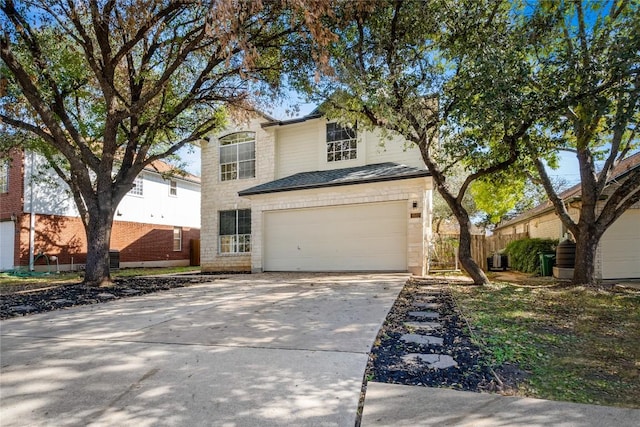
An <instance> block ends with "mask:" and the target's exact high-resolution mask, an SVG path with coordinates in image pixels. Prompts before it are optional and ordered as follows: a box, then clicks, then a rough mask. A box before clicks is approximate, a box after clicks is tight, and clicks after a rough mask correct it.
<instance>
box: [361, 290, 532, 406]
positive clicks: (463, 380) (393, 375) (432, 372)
mask: <svg viewBox="0 0 640 427" xmlns="http://www.w3.org/2000/svg"><path fill="white" fill-rule="evenodd" d="M457 286H461V285H460V284H457ZM421 302H422V303H426V302H428V303H437V304H440V306H439V307H438V308H437V309H434V310H427V311H437V312H438V314H439V319H438V320H437V322H439V323H441V324H442V328H440V329H436V330H433V331H428V332H427V331H423V330H420V329H417V330H416V329H412V328H410V327H407V326H405V322H410V321H417V320H420V319H416V318H415V317H412V316H410V315H409V314H408V313H409V312H411V311H424V310H425V309H422V308H417V307H416V306H414V303H421ZM426 320H427V321H431V320H430V319H426ZM409 333H413V334H420V335H430V336H434V337H439V338H442V339H443V340H444V341H443V345H442V346H434V345H426V346H425V345H417V344H412V343H405V342H403V341H402V340H401V339H400V337H401V336H402V335H404V334H409ZM409 353H422V354H428V353H434V354H444V355H449V356H451V357H453V359H454V360H455V361H456V362H457V364H458V366H456V367H450V368H446V369H431V368H429V367H428V365H427V364H425V363H419V362H411V363H409V364H407V363H405V362H404V361H403V360H402V356H404V355H406V354H409ZM525 377H526V373H525V372H523V371H521V370H520V369H518V367H517V366H511V365H509V366H492V365H491V362H490V358H489V356H488V355H487V354H486V353H485V352H483V350H482V349H481V348H480V347H479V346H478V345H476V344H474V343H473V342H472V340H471V337H470V335H469V331H468V328H467V325H466V322H465V320H464V319H463V317H462V315H461V313H460V312H459V310H458V309H457V307H456V306H455V302H454V300H453V298H452V296H451V293H450V292H449V290H448V286H447V285H446V283H445V282H444V281H443V280H439V279H437V280H410V281H409V282H408V283H407V284H406V285H405V287H404V289H403V290H402V292H401V293H400V295H399V297H398V299H397V300H396V302H395V304H394V305H393V307H392V308H391V310H390V311H389V314H388V315H387V318H386V320H385V322H384V324H383V326H382V328H381V329H380V332H379V334H378V338H377V339H376V343H375V344H374V347H373V349H372V352H371V356H370V358H369V364H368V367H367V373H366V375H365V378H366V379H367V380H369V381H377V382H384V383H392V384H404V385H414V386H425V387H445V388H451V389H455V390H466V391H475V392H483V391H484V392H487V391H490V392H501V393H503V394H513V392H514V391H515V389H517V384H518V383H519V382H521V381H522V380H523V379H524V378H525Z"/></svg>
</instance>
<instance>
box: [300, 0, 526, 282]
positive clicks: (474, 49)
mask: <svg viewBox="0 0 640 427" xmlns="http://www.w3.org/2000/svg"><path fill="white" fill-rule="evenodd" d="M510 11H511V5H510V3H507V2H494V1H465V2H450V1H447V0H441V1H430V2H423V1H416V0H388V1H378V2H375V4H374V3H367V2H353V3H349V2H347V3H346V4H344V5H343V7H341V8H340V10H339V12H337V14H336V15H337V17H338V22H339V23H338V25H337V28H336V33H337V34H338V36H339V40H338V41H336V42H335V43H334V44H333V45H332V48H331V55H332V58H333V59H332V62H331V65H332V66H333V68H334V70H335V73H334V75H332V76H330V77H329V78H328V79H327V80H326V82H325V84H324V85H323V86H322V87H321V88H319V89H318V88H317V87H316V85H315V82H310V81H308V80H307V81H306V83H304V82H303V83H301V84H299V85H300V87H302V88H303V89H306V90H308V91H310V92H315V93H316V96H318V99H321V100H324V99H328V102H325V104H324V106H325V107H324V108H325V111H326V112H327V114H328V115H329V116H330V117H334V118H337V119H339V120H343V121H347V122H352V123H353V122H355V121H357V122H358V125H359V126H371V127H380V128H383V129H386V130H387V131H389V132H390V133H395V134H400V135H402V136H403V137H404V138H405V139H406V140H407V141H409V142H410V143H413V144H415V145H416V146H417V147H418V148H419V150H420V152H421V155H422V159H423V160H424V162H425V164H426V166H427V168H428V169H429V171H430V172H431V174H432V177H433V180H434V183H435V187H436V189H437V191H438V192H439V194H440V195H441V196H442V198H443V199H444V200H445V202H446V203H447V205H448V207H449V208H450V209H451V211H452V212H453V215H454V216H455V218H456V219H457V221H458V223H459V225H460V244H459V259H460V262H461V265H462V267H463V268H464V269H465V270H466V271H467V273H469V275H470V276H471V277H472V279H473V280H474V282H475V283H476V284H484V283H487V282H488V279H487V277H486V275H485V274H484V272H483V271H482V270H481V269H480V267H479V266H478V265H477V264H476V263H475V262H474V261H473V259H472V257H471V233H470V229H471V216H470V214H469V211H468V210H467V208H466V206H465V204H464V200H465V197H466V195H467V193H468V190H469V187H470V185H471V184H472V183H473V182H474V181H476V180H478V179H481V178H484V177H488V176H490V175H491V174H493V173H495V172H498V171H501V170H505V169H507V168H509V167H510V166H512V165H514V164H515V163H516V162H517V161H518V159H519V153H520V150H521V145H522V139H523V137H524V136H525V135H526V134H527V131H528V130H529V128H530V126H531V125H532V124H533V122H534V119H533V118H530V117H528V116H527V115H526V114H525V115H524V116H523V115H522V114H520V113H521V112H522V111H525V112H527V113H531V115H533V112H531V111H530V109H529V108H528V104H529V99H528V98H527V96H526V94H524V93H523V92H521V91H520V90H519V89H520V88H521V87H522V79H521V76H522V75H526V74H527V72H528V70H527V69H526V68H525V69H523V67H527V66H528V64H527V63H526V62H524V61H522V57H523V56H524V55H526V52H521V51H519V50H518V49H514V48H513V46H515V45H521V43H520V41H519V40H514V39H515V37H517V36H520V37H521V35H520V34H515V33H512V32H511V31H510V30H511V25H512V19H511V18H512V15H511V14H510ZM489 59H490V60H489ZM498 70H501V71H502V73H501V74H499V75H498V72H497V71H498ZM489 72H491V77H492V78H491V79H489V78H488V77H487V75H488V74H489ZM496 75H498V77H496ZM516 107H517V110H516ZM523 117H524V119H523ZM498 118H499V119H498ZM490 119H492V120H490ZM456 167H459V168H460V169H461V170H463V171H464V175H463V176H464V179H463V180H462V183H461V184H460V185H459V186H457V185H456V186H454V185H451V184H452V182H451V181H452V179H451V178H450V172H451V171H452V170H453V168H456Z"/></svg>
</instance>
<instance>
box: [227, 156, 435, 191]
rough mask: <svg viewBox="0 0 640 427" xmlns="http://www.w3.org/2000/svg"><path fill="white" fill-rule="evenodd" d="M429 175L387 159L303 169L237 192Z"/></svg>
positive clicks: (331, 185) (352, 183) (284, 189)
mask: <svg viewBox="0 0 640 427" xmlns="http://www.w3.org/2000/svg"><path fill="white" fill-rule="evenodd" d="M430 175H431V174H430V173H429V172H428V171H426V170H422V169H418V168H414V167H410V166H405V165H400V164H397V163H391V162H387V163H378V164H375V165H366V166H357V167H353V168H344V169H332V170H327V171H314V172H301V173H297V174H295V175H291V176H288V177H285V178H281V179H277V180H275V181H271V182H267V183H265V184H261V185H257V186H255V187H251V188H248V189H246V190H242V191H240V192H239V193H238V195H239V196H250V195H254V194H267V193H277V192H282V191H294V190H307V189H311V188H323V187H336V186H341V185H355V184H366V183H371V182H380V181H394V180H399V179H409V178H419V177H424V176H430Z"/></svg>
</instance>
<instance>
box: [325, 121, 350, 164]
mask: <svg viewBox="0 0 640 427" xmlns="http://www.w3.org/2000/svg"><path fill="white" fill-rule="evenodd" d="M356 137H357V135H356V130H355V128H351V127H344V126H340V125H339V124H337V123H327V162H339V161H342V160H352V159H355V158H356V157H357V156H358V141H357V138H356Z"/></svg>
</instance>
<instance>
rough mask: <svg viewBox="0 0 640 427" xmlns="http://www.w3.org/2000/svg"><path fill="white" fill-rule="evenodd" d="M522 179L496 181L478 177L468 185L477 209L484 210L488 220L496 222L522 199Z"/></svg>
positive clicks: (523, 182) (523, 184)
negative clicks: (503, 181)
mask: <svg viewBox="0 0 640 427" xmlns="http://www.w3.org/2000/svg"><path fill="white" fill-rule="evenodd" d="M524 190H525V180H524V179H517V178H515V177H514V179H511V180H510V181H509V182H508V183H497V182H496V180H494V179H480V180H477V181H474V182H473V183H472V184H471V186H470V187H469V191H470V192H471V195H472V196H473V200H474V201H475V203H476V206H477V207H478V209H479V210H481V211H484V212H486V214H487V216H488V217H489V222H491V223H492V224H497V223H498V222H500V220H501V219H502V217H503V216H504V215H506V214H507V213H508V212H510V211H511V210H513V209H514V208H515V207H516V205H517V204H518V202H519V201H520V200H522V198H523V197H522V196H523V194H524Z"/></svg>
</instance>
